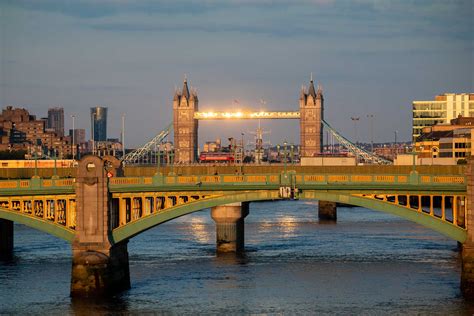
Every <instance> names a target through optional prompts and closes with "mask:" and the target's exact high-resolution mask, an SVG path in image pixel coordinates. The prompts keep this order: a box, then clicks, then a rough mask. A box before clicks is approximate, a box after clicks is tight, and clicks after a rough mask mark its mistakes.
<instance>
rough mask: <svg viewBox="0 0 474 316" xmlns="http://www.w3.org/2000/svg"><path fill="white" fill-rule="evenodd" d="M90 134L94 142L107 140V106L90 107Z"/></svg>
mask: <svg viewBox="0 0 474 316" xmlns="http://www.w3.org/2000/svg"><path fill="white" fill-rule="evenodd" d="M91 135H92V136H93V137H92V139H93V140H94V141H96V142H105V141H106V140H107V108H106V107H101V106H97V107H95V108H91Z"/></svg>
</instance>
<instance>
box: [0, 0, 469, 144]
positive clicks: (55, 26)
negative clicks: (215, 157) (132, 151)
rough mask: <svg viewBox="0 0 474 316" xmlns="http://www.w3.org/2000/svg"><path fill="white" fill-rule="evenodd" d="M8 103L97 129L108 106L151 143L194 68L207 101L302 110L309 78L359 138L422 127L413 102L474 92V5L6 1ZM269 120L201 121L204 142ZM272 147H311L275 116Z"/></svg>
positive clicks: (384, 137) (329, 111) (135, 136)
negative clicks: (99, 110) (96, 116)
mask: <svg viewBox="0 0 474 316" xmlns="http://www.w3.org/2000/svg"><path fill="white" fill-rule="evenodd" d="M0 8H1V13H0V14H1V16H0V23H1V31H0V32H1V51H0V53H1V57H0V58H1V86H0V89H1V90H0V102H1V105H2V107H5V106H6V105H13V106H18V107H26V108H28V109H30V110H31V112H32V113H33V114H36V115H38V116H40V117H41V116H45V115H46V113H47V109H48V107H51V106H63V107H64V108H65V112H66V126H67V127H70V125H71V119H70V118H69V115H71V114H75V115H76V117H77V119H76V126H77V127H82V128H86V129H87V131H89V128H90V123H89V116H88V115H89V108H90V107H91V106H95V105H103V106H107V107H108V108H109V137H113V136H115V137H118V135H119V133H120V126H121V119H120V117H121V115H122V113H125V114H126V129H127V133H126V138H127V143H128V144H129V145H130V146H138V145H140V144H141V143H143V142H144V141H146V140H147V139H149V138H151V137H153V136H154V135H155V134H156V133H157V132H158V131H159V130H160V129H161V128H163V127H164V126H166V125H167V123H168V122H169V121H170V120H171V117H172V111H171V100H172V96H173V91H174V88H175V86H179V87H180V86H181V85H182V80H183V76H184V74H187V76H188V78H189V81H190V84H191V85H192V86H194V87H195V88H196V89H197V91H198V96H199V99H200V109H201V110H211V109H212V110H219V109H230V108H232V107H235V104H233V100H235V99H237V100H239V102H240V107H241V108H253V109H260V107H261V106H260V103H259V101H260V100H261V99H264V100H265V101H266V109H267V110H297V109H298V95H299V90H300V87H301V85H302V84H308V81H309V76H310V73H311V72H312V73H313V76H314V78H315V81H316V82H318V83H320V84H321V85H322V86H323V89H324V95H325V117H326V120H327V121H328V122H329V123H331V124H332V125H333V126H334V127H335V128H336V129H338V130H339V131H340V132H342V133H343V134H344V135H346V136H347V137H349V138H351V139H353V138H354V126H353V124H352V122H351V120H350V117H351V116H359V117H361V120H360V123H359V125H358V134H359V137H358V138H359V140H366V141H368V140H369V139H370V136H369V127H368V125H369V124H368V119H367V117H366V116H367V114H374V115H375V120H374V131H375V141H376V142H381V141H393V138H394V131H395V130H398V135H399V137H398V139H399V140H408V139H409V138H410V135H411V101H412V100H425V99H428V100H429V99H432V98H433V97H434V95H436V94H440V93H445V92H457V93H461V92H473V91H474V87H473V85H474V84H473V73H474V65H473V62H474V61H473V60H474V43H473V42H474V35H473V34H474V27H473V18H472V16H473V15H474V5H473V2H472V1H471V0H466V1H441V0H440V1H414V0H404V1H388V0H379V1H376V0H358V1H338V0H308V1H279V0H273V1H272V0H262V1H251V0H234V1H211V0H207V1H206V0H203V1H172V0H168V1H151V0H102V1H100V0H69V1H67V0H62V1H60V0H44V1H40V0H0ZM256 125H257V122H253V121H247V122H235V121H234V122H202V123H201V124H200V141H201V142H202V141H204V140H208V139H214V138H216V137H222V138H226V137H230V136H236V135H240V132H241V131H243V132H245V133H247V132H248V131H250V130H253V129H255V127H256ZM263 126H264V127H265V128H266V129H267V130H271V134H270V135H269V136H268V137H269V138H270V140H271V142H272V143H273V144H276V143H279V142H282V141H283V140H284V139H285V140H287V141H289V142H295V143H297V142H298V138H299V136H298V135H299V129H298V122H296V121H265V122H263Z"/></svg>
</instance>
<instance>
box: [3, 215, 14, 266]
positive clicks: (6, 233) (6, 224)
mask: <svg viewBox="0 0 474 316" xmlns="http://www.w3.org/2000/svg"><path fill="white" fill-rule="evenodd" d="M12 255H13V222H12V221H9V220H6V219H0V258H1V259H7V258H11V257H12Z"/></svg>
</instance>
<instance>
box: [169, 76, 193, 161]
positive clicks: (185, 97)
mask: <svg viewBox="0 0 474 316" xmlns="http://www.w3.org/2000/svg"><path fill="white" fill-rule="evenodd" d="M198 103H199V100H198V97H197V93H196V91H193V90H191V92H190V91H189V87H188V82H187V79H186V78H184V82H183V89H182V91H181V92H179V91H178V90H176V92H175V94H174V98H173V128H174V151H175V162H176V163H190V162H194V161H196V160H197V149H198V120H196V119H194V112H196V111H198Z"/></svg>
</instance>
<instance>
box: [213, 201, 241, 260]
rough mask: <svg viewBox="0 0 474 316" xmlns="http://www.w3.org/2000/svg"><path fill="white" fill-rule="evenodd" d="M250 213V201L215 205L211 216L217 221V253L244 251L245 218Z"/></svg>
mask: <svg viewBox="0 0 474 316" xmlns="http://www.w3.org/2000/svg"><path fill="white" fill-rule="evenodd" d="M248 214H249V204H248V203H245V202H243V203H232V204H226V205H220V206H215V207H213V208H212V209H211V217H212V219H213V220H214V221H215V222H216V243H217V253H226V252H236V253H240V252H243V251H244V231H245V227H244V218H245V217H246V216H247V215H248Z"/></svg>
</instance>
